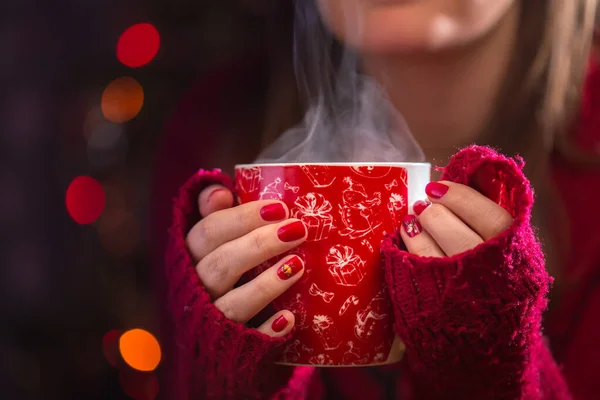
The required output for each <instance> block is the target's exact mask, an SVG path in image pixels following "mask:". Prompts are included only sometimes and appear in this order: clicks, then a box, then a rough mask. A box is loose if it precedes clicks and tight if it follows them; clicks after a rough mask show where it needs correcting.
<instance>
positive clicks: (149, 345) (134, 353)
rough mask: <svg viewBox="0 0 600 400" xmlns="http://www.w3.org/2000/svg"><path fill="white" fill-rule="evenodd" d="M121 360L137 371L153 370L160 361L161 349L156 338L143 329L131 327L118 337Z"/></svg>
mask: <svg viewBox="0 0 600 400" xmlns="http://www.w3.org/2000/svg"><path fill="white" fill-rule="evenodd" d="M119 350H120V351H121V357H123V360H125V362H126V363H127V364H128V365H129V366H130V367H131V368H133V369H136V370H138V371H145V372H148V371H154V369H156V367H157V366H158V364H159V363H160V358H161V351H160V345H159V344H158V340H156V338H155V337H154V336H152V334H151V333H150V332H147V331H145V330H143V329H132V330H130V331H127V332H125V333H124V334H123V335H122V336H121V338H120V339H119Z"/></svg>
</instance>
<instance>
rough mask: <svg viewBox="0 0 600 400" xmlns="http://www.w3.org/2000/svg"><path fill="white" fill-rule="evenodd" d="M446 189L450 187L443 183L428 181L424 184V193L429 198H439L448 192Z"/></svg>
mask: <svg viewBox="0 0 600 400" xmlns="http://www.w3.org/2000/svg"><path fill="white" fill-rule="evenodd" d="M448 189H450V188H449V187H448V186H446V185H444V184H443V183H439V182H430V183H428V184H427V186H425V193H427V196H429V197H431V198H434V199H441V198H442V197H444V195H445V194H446V192H448Z"/></svg>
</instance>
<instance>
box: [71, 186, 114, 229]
mask: <svg viewBox="0 0 600 400" xmlns="http://www.w3.org/2000/svg"><path fill="white" fill-rule="evenodd" d="M66 205H67V211H68V212H69V215H70V216H71V218H73V219H74V220H75V222H77V223H78V224H82V225H84V224H91V223H92V222H94V221H96V220H97V219H98V218H99V217H100V215H101V214H102V211H104V206H105V205H106V196H105V194H104V189H103V188H102V185H101V184H100V183H99V182H98V181H96V180H95V179H94V178H90V177H89V176H79V177H77V178H75V179H73V181H72V182H71V184H70V185H69V188H68V189H67V196H66Z"/></svg>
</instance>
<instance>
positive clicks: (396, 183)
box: [384, 179, 398, 192]
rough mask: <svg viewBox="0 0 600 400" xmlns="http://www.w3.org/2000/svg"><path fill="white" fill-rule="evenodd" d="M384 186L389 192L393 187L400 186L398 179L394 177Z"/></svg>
mask: <svg viewBox="0 0 600 400" xmlns="http://www.w3.org/2000/svg"><path fill="white" fill-rule="evenodd" d="M384 186H385V189H386V190H387V191H388V192H391V191H392V189H393V188H395V187H398V181H397V180H396V179H394V180H393V181H391V182H390V183H386V184H385V185H384Z"/></svg>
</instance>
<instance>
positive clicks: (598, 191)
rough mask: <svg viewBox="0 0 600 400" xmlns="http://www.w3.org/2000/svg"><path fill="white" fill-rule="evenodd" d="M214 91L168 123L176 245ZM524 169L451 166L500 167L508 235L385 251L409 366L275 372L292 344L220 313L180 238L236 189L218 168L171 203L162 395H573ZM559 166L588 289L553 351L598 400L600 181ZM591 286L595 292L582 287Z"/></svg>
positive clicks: (573, 304)
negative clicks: (452, 251)
mask: <svg viewBox="0 0 600 400" xmlns="http://www.w3.org/2000/svg"><path fill="white" fill-rule="evenodd" d="M230 73H231V71H228V72H222V73H221V74H222V75H223V76H230ZM206 82H207V81H204V84H203V88H204V89H205V90H204V91H203V92H202V95H200V96H198V95H196V96H195V97H193V98H194V99H195V100H193V101H188V102H187V103H185V104H184V106H183V108H180V110H179V113H180V115H182V114H183V115H187V116H188V117H187V119H185V118H184V119H182V118H178V119H176V120H175V122H174V124H172V125H171V126H170V131H169V133H170V134H171V137H167V138H166V139H168V140H166V142H165V145H164V146H163V148H161V152H160V154H159V159H158V163H157V165H158V168H159V169H158V170H157V182H158V184H157V185H156V186H155V199H154V200H155V201H154V209H153V213H154V215H155V216H158V217H157V218H155V222H156V228H157V229H156V230H155V233H156V234H157V237H156V240H158V242H162V241H163V240H165V239H166V238H165V237H164V234H163V232H164V230H163V229H164V228H163V227H164V225H165V221H164V218H165V217H168V215H169V214H170V213H169V208H170V205H168V204H167V202H166V199H168V198H169V197H171V196H173V195H175V188H176V187H177V186H179V185H180V182H181V180H182V177H183V176H185V175H188V176H189V174H190V173H191V169H193V165H194V164H196V163H197V162H198V161H197V151H198V144H201V145H202V144H204V145H207V143H210V142H208V140H209V139H210V137H209V136H206V137H203V135H202V133H207V132H218V131H219V130H218V129H219V122H218V121H219V116H217V117H214V118H201V119H194V118H190V117H189V116H190V115H194V114H195V113H196V111H197V109H198V107H202V108H203V109H204V110H205V111H206V109H207V108H211V109H212V110H213V111H212V112H214V111H215V110H217V109H218V107H219V105H218V102H213V101H207V100H206V99H210V98H211V95H210V93H215V92H214V91H213V90H211V89H210V88H209V87H208V86H206V84H205V83H206ZM208 82H210V85H214V86H213V89H214V88H218V87H219V85H220V84H222V82H219V81H218V80H216V79H212V80H210V81H208ZM596 88H597V89H596ZM195 93H196V94H198V93H200V92H197V91H196V92H195ZM206 93H208V94H206ZM586 93H587V95H586V98H585V99H584V100H585V101H584V108H583V113H582V118H581V124H580V126H578V127H577V132H576V135H575V137H576V139H577V140H578V141H579V142H580V143H584V144H586V146H587V147H589V146H592V145H593V143H594V140H596V141H598V140H599V139H600V134H599V133H600V129H598V127H600V117H598V116H596V115H599V116H600V114H599V113H597V112H596V113H594V112H592V111H591V110H594V109H596V107H597V108H600V102H599V101H598V100H600V98H599V95H600V74H599V73H598V70H597V69H595V68H594V69H593V70H592V73H591V75H590V79H589V82H588V90H587V92H586ZM205 94H206V95H205ZM594 104H596V106H594ZM210 114H211V111H208V112H207V113H206V114H205V113H203V115H205V116H207V115H210ZM596 143H597V142H596ZM208 146H210V144H209V145H208ZM207 158H210V157H207ZM204 162H207V161H206V160H204ZM208 162H210V161H208ZM520 163H521V162H520V161H519V160H517V161H516V162H515V161H514V160H511V159H507V158H505V157H503V156H501V155H499V154H497V153H495V152H494V151H492V150H490V149H488V148H481V147H470V148H467V149H464V150H462V151H461V152H459V153H458V154H457V155H455V156H454V157H453V158H452V160H451V161H450V163H449V164H448V166H447V167H446V168H445V172H444V177H443V179H447V180H452V181H455V182H459V183H465V184H470V185H473V183H472V182H471V178H472V177H473V173H474V171H476V170H478V169H480V168H490V169H491V170H493V171H495V173H496V174H497V175H498V179H500V180H501V181H502V182H503V188H502V191H501V192H500V204H502V205H503V206H504V207H505V208H506V209H507V210H509V212H510V213H511V214H512V215H513V217H514V219H515V222H514V224H513V226H512V227H511V228H510V229H509V230H508V231H506V232H505V233H503V234H502V235H500V236H499V237H497V238H495V239H493V240H490V241H488V242H486V243H484V244H482V245H480V246H479V247H478V248H476V249H474V250H472V251H469V252H467V253H464V254H461V255H458V256H455V257H451V258H444V259H424V258H420V257H416V256H414V255H411V254H408V253H406V252H404V251H401V250H400V249H399V246H398V245H399V238H398V236H397V235H392V236H390V237H389V238H388V239H387V240H386V241H385V242H384V244H383V249H382V251H383V254H384V262H385V268H386V279H387V281H388V286H389V288H390V296H391V298H392V301H393V303H394V305H395V318H396V325H395V328H396V331H397V333H398V335H399V336H400V337H401V338H402V339H403V341H404V343H405V344H406V348H407V350H406V356H405V359H404V360H403V362H402V363H400V364H399V365H391V366H386V367H379V368H334V369H315V368H310V367H297V368H291V367H282V366H276V365H274V364H272V360H273V359H275V358H276V357H277V354H278V352H280V351H282V347H283V346H285V343H286V341H287V340H289V337H288V338H283V339H271V338H268V337H266V336H264V335H262V334H259V333H257V332H256V331H254V330H252V329H248V328H246V327H244V326H242V325H240V324H237V323H233V322H231V321H229V320H227V319H225V318H224V317H223V315H222V314H221V313H220V312H219V311H218V310H216V309H215V307H214V306H213V305H212V304H211V303H210V301H209V297H208V295H207V293H206V291H205V290H204V289H203V287H202V282H200V280H199V278H198V276H197V275H196V272H195V269H194V264H193V263H192V260H191V259H190V257H189V255H188V252H187V250H186V247H185V241H184V238H185V235H186V234H187V232H188V231H189V229H190V228H191V227H192V225H193V224H194V223H196V222H197V221H198V220H199V218H200V217H199V215H198V209H197V208H198V207H197V196H198V194H199V192H200V191H201V190H202V189H203V188H204V187H206V186H207V185H209V184H211V183H215V182H220V183H222V184H225V185H226V186H228V187H230V188H231V181H230V179H229V178H228V177H227V176H225V175H224V174H222V173H220V172H219V171H213V172H206V171H199V172H197V173H195V174H194V175H193V176H192V177H191V178H190V179H189V180H188V181H187V183H185V184H184V185H183V187H182V188H181V189H180V190H179V195H178V196H177V198H176V200H175V207H174V209H173V210H174V216H173V220H172V225H171V229H170V230H169V234H168V239H169V245H168V248H167V254H166V264H164V265H166V268H163V269H162V270H161V273H160V278H161V280H160V283H161V284H162V285H163V287H162V288H161V289H162V290H163V292H164V293H165V294H167V299H168V301H167V302H166V307H167V310H166V313H165V314H164V315H167V316H168V317H167V318H166V319H165V321H163V322H164V331H163V332H161V337H162V344H163V349H164V350H165V351H164V355H165V357H164V360H163V364H162V371H163V373H164V374H165V377H166V379H165V381H164V383H163V384H162V386H161V387H162V390H161V391H162V394H163V398H165V399H174V400H179V399H181V400H183V399H204V398H216V399H225V398H232V399H241V398H265V399H271V398H278V399H325V398H327V399H332V398H334V399H338V398H339V399H365V398H369V399H385V398H390V399H391V398H397V399H411V398H418V399H421V398H460V399H465V398H469V399H470V398H486V399H487V398H510V399H516V398H520V399H538V398H541V399H564V398H570V395H569V393H568V390H567V388H566V385H565V383H564V380H563V377H562V376H561V373H560V371H559V369H558V368H557V366H556V363H555V362H554V360H553V358H552V356H551V354H550V352H549V350H548V347H547V345H546V343H545V341H544V339H543V337H542V334H541V314H542V312H543V310H544V309H545V307H546V300H545V299H546V295H547V292H548V288H549V284H550V283H551V278H550V277H549V276H548V274H547V273H546V272H545V270H544V266H543V256H542V254H541V252H540V249H539V246H538V243H537V241H536V239H535V236H534V234H533V232H532V228H531V226H530V225H529V218H530V210H531V205H532V192H531V190H530V187H529V183H528V181H527V180H526V179H525V177H524V176H523V174H522V172H521V165H520ZM555 164H556V166H555V178H556V182H557V184H558V187H559V190H560V192H561V195H562V200H563V202H564V203H565V206H566V208H567V209H568V211H569V217H570V219H571V227H570V228H571V233H572V234H573V238H574V239H573V240H574V242H573V243H572V251H571V253H570V256H571V262H570V263H569V265H568V266H567V267H566V268H565V272H566V275H567V277H568V276H571V275H573V276H578V277H584V278H589V279H584V280H583V281H582V283H585V285H583V286H573V287H571V289H572V290H571V291H569V292H566V293H565V294H564V295H563V297H562V299H563V302H564V304H561V306H562V307H561V308H562V310H561V309H559V311H558V312H557V313H555V314H554V316H553V320H551V321H550V322H551V324H550V325H549V327H550V328H551V329H550V331H549V333H550V334H551V336H552V339H553V340H554V341H553V342H552V343H553V345H554V346H555V347H556V349H557V350H558V351H557V352H556V354H558V355H560V360H561V362H565V363H566V366H567V368H566V369H565V374H566V376H567V378H569V379H568V380H569V383H570V384H572V386H571V391H572V392H573V393H574V394H575V397H576V398H582V399H587V398H590V399H591V398H594V397H593V396H595V395H596V394H597V393H598V392H600V387H599V385H600V379H597V378H598V377H600V373H599V372H594V371H598V370H600V368H598V366H596V367H594V365H595V364H596V365H597V360H598V357H596V356H598V355H600V346H598V345H595V344H594V343H595V339H594V337H595V336H596V335H597V334H598V333H600V325H599V324H598V323H597V321H599V320H600V319H598V318H597V317H594V315H597V312H598V311H599V310H600V290H599V286H600V285H598V280H597V279H593V278H594V277H595V276H597V275H598V272H599V271H600V262H599V261H600V253H598V252H597V251H594V250H593V249H594V248H597V246H595V245H594V243H596V244H598V239H597V238H600V211H597V210H600V208H598V207H594V206H593V204H594V203H595V202H597V198H598V196H600V173H598V172H594V171H580V170H578V169H576V168H574V167H572V166H571V165H569V164H568V163H566V162H563V161H557V162H556V163H555ZM196 168H197V167H196ZM596 184H597V185H596ZM473 186H474V185H473ZM594 187H595V189H594ZM563 188H564V190H563ZM484 193H485V194H488V195H494V194H492V193H486V192H485V191H484ZM585 194H587V196H586V195H585ZM594 238H596V239H594ZM165 271H166V279H164V277H165ZM581 287H583V289H585V290H578V289H580V288H581ZM573 288H574V289H573ZM596 295H597V296H596ZM595 299H597V300H598V301H596V302H595ZM596 303H598V304H597V305H595V304H596ZM595 355H596V356H595ZM582 360H583V361H582Z"/></svg>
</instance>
